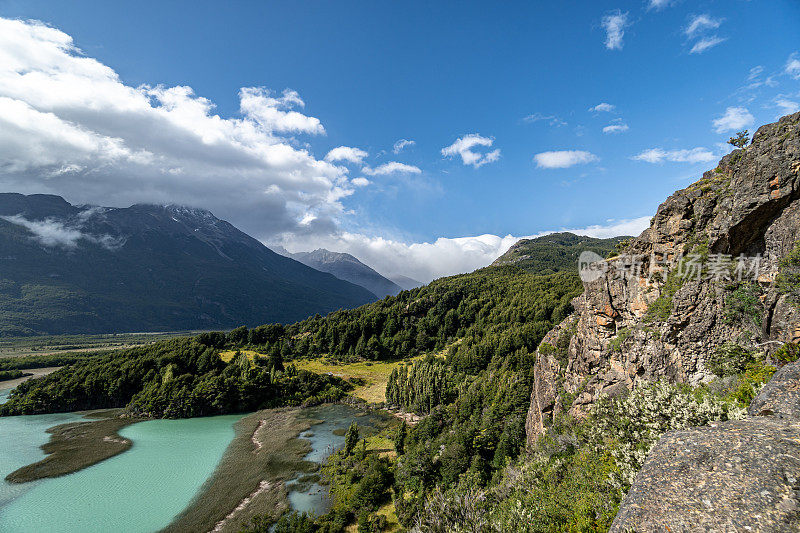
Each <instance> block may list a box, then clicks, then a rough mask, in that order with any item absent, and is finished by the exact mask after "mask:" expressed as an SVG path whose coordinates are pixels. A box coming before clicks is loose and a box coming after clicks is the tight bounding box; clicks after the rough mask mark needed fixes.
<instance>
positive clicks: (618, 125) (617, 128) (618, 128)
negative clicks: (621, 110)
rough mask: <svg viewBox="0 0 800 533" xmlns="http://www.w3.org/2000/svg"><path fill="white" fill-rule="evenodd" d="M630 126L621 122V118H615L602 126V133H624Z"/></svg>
mask: <svg viewBox="0 0 800 533" xmlns="http://www.w3.org/2000/svg"><path fill="white" fill-rule="evenodd" d="M629 129H630V128H629V127H628V125H627V124H625V123H624V122H622V119H617V120H614V121H612V122H611V124H609V125H608V126H606V127H604V128H603V133H606V134H609V133H624V132H626V131H628V130H629Z"/></svg>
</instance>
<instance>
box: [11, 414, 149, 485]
mask: <svg viewBox="0 0 800 533" xmlns="http://www.w3.org/2000/svg"><path fill="white" fill-rule="evenodd" d="M118 414H119V410H117V409H114V410H111V411H102V412H99V413H94V414H92V415H89V416H92V417H94V418H99V420H96V421H94V422H72V423H69V424H61V425H59V426H54V427H52V428H50V429H48V430H47V432H48V433H50V441H49V442H48V443H47V444H45V445H43V446H42V450H43V451H44V452H45V453H46V454H48V455H47V457H45V458H44V459H42V460H41V461H38V462H36V463H33V464H30V465H27V466H23V467H22V468H20V469H18V470H15V471H14V472H11V473H10V474H8V476H6V481H8V482H10V483H27V482H29V481H34V480H37V479H42V478H48V477H58V476H63V475H66V474H71V473H73V472H77V471H78V470H82V469H84V468H87V467H89V466H92V465H94V464H97V463H99V462H100V461H105V460H106V459H108V458H110V457H113V456H115V455H118V454H120V453H122V452H124V451H126V450H127V449H128V448H130V447H131V441H129V440H128V439H125V438H123V437H121V436H120V435H119V431H120V430H121V429H122V428H124V427H126V426H129V425H131V424H135V423H136V422H140V421H141V419H138V418H119V417H118V416H117V415H118Z"/></svg>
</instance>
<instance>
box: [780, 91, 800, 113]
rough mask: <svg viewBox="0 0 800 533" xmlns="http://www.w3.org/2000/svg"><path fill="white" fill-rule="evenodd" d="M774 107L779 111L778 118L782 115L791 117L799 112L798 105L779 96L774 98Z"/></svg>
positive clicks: (799, 107) (799, 106) (799, 105)
mask: <svg viewBox="0 0 800 533" xmlns="http://www.w3.org/2000/svg"><path fill="white" fill-rule="evenodd" d="M775 106H776V107H778V108H779V109H780V114H779V115H778V116H779V117H782V116H784V115H791V114H793V113H797V112H798V111H800V103H797V102H795V101H794V100H789V99H787V98H785V97H782V96H779V97H777V98H775Z"/></svg>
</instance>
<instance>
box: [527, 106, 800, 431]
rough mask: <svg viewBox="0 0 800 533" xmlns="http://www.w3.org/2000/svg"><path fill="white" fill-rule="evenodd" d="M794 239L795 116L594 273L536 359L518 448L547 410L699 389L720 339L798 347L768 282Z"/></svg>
mask: <svg viewBox="0 0 800 533" xmlns="http://www.w3.org/2000/svg"><path fill="white" fill-rule="evenodd" d="M799 239H800V113H796V114H794V115H790V116H786V117H783V118H782V119H780V120H779V121H778V122H776V123H774V124H769V125H766V126H763V127H761V128H759V130H758V131H757V132H756V134H755V135H754V137H753V142H752V143H751V144H750V145H749V146H747V147H746V148H744V149H740V150H735V151H733V152H732V153H730V154H729V155H727V156H725V157H723V158H722V160H721V161H720V163H719V165H718V166H717V167H716V168H714V169H713V170H710V171H708V172H706V173H705V174H704V175H703V177H702V178H701V179H700V180H699V181H697V182H696V183H694V184H692V185H691V186H689V187H687V188H686V189H683V190H680V191H678V192H676V193H675V194H673V195H672V196H670V197H669V198H668V199H667V200H666V201H665V202H664V203H663V204H661V206H660V207H659V208H658V211H657V213H656V215H655V216H654V217H653V219H652V221H651V225H650V227H649V228H648V229H647V230H645V231H644V232H643V233H642V234H641V235H640V236H639V237H638V238H636V239H634V240H633V242H632V243H631V244H630V246H629V247H628V249H627V250H625V252H624V253H623V254H621V255H620V256H618V257H616V258H611V259H608V260H605V261H602V262H600V263H597V264H595V265H593V267H594V271H593V273H594V274H595V275H594V276H591V277H594V278H595V279H589V278H590V276H587V277H586V279H585V280H584V288H585V291H584V293H583V294H582V295H581V296H580V297H578V298H576V299H575V300H574V302H573V305H574V308H575V312H574V313H573V314H572V315H571V316H570V317H569V318H567V319H566V320H565V321H564V322H563V323H562V324H560V325H559V326H558V327H557V328H555V329H554V330H553V331H551V332H550V333H549V334H548V335H547V336H546V337H545V339H544V341H543V342H542V344H541V345H540V347H539V350H538V351H537V354H536V363H535V371H534V389H533V393H532V396H531V406H530V410H529V412H528V419H527V424H526V428H527V437H528V443H529V444H533V443H534V442H535V441H536V440H537V438H538V437H539V436H540V435H541V434H542V433H543V432H544V430H545V428H546V427H547V426H548V425H549V424H550V423H551V422H552V420H553V417H554V416H555V415H556V414H558V413H563V412H569V413H571V414H572V415H575V416H578V417H581V416H584V415H585V414H586V413H587V411H588V408H589V407H590V406H591V404H593V403H594V402H595V401H596V400H597V399H598V398H599V397H601V396H602V395H604V394H608V395H611V396H614V395H617V394H620V393H624V392H625V391H627V390H630V389H632V388H634V387H636V386H638V385H639V384H641V383H645V382H649V381H656V380H668V381H670V382H682V383H689V384H693V385H695V384H699V383H702V382H705V381H708V380H709V379H711V377H712V373H711V372H710V370H709V364H710V359H711V358H713V356H714V354H715V353H716V352H717V350H719V349H720V347H722V346H725V345H726V343H728V345H730V344H731V343H735V344H736V345H738V346H741V347H743V348H745V349H761V350H764V351H766V352H767V354H768V355H769V354H770V353H771V352H772V351H774V350H775V349H776V348H777V347H779V346H781V345H782V344H783V343H785V342H795V343H796V342H798V341H800V312H798V308H797V306H796V305H795V304H794V303H792V301H790V298H791V296H792V295H791V294H787V290H786V289H785V287H784V288H783V289H779V288H778V286H777V284H776V283H775V280H776V276H777V275H778V274H779V271H780V269H781V260H782V259H783V258H785V257H786V256H787V255H788V254H789V253H790V252H791V251H792V250H793V249H795V246H796V243H797V241H798V240H799ZM789 292H790V291H789Z"/></svg>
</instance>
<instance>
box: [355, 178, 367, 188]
mask: <svg viewBox="0 0 800 533" xmlns="http://www.w3.org/2000/svg"><path fill="white" fill-rule="evenodd" d="M351 183H352V184H353V185H355V186H356V187H366V186H367V185H369V184H370V181H369V180H368V179H367V178H354V179H352V180H351Z"/></svg>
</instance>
